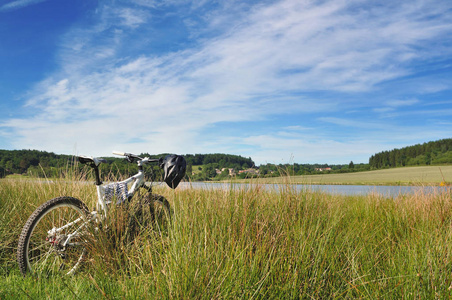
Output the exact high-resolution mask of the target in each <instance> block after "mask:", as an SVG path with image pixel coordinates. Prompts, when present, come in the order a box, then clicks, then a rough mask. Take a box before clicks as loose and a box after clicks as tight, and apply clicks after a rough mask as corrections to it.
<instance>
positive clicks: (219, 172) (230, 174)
mask: <svg viewBox="0 0 452 300" xmlns="http://www.w3.org/2000/svg"><path fill="white" fill-rule="evenodd" d="M224 170H228V171H229V176H234V175H235V170H234V169H233V168H222V169H221V170H220V169H215V172H216V173H217V174H218V175H219V174H221V173H223V172H224Z"/></svg>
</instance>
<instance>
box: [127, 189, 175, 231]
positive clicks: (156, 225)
mask: <svg viewBox="0 0 452 300" xmlns="http://www.w3.org/2000/svg"><path fill="white" fill-rule="evenodd" d="M137 202H138V203H137V205H138V209H137V210H136V211H135V213H134V217H133V221H137V224H134V223H135V222H131V224H129V226H130V227H132V228H135V227H134V226H135V225H138V226H139V228H140V229H139V230H146V231H147V230H148V229H149V228H151V229H154V230H155V231H157V232H159V233H162V232H167V231H168V228H169V226H170V223H171V209H170V204H169V202H168V200H166V199H165V197H163V196H161V195H157V194H150V193H148V194H146V195H145V196H144V197H142V198H141V199H139V200H138V201H137Z"/></svg>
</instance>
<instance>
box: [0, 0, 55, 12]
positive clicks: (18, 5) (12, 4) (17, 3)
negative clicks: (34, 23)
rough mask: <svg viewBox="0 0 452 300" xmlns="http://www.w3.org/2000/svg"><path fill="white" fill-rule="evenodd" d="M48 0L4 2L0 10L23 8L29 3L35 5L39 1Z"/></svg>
mask: <svg viewBox="0 0 452 300" xmlns="http://www.w3.org/2000/svg"><path fill="white" fill-rule="evenodd" d="M44 1H47V0H16V1H11V2H9V3H6V4H3V5H1V6H0V12H2V11H9V10H15V9H19V8H23V7H26V6H29V5H34V4H37V3H41V2H44Z"/></svg>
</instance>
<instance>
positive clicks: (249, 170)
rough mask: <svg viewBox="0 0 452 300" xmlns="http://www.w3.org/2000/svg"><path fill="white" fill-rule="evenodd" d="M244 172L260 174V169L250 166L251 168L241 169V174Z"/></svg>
mask: <svg viewBox="0 0 452 300" xmlns="http://www.w3.org/2000/svg"><path fill="white" fill-rule="evenodd" d="M242 173H247V174H252V175H259V170H258V169H254V168H249V169H246V170H240V171H239V174H242Z"/></svg>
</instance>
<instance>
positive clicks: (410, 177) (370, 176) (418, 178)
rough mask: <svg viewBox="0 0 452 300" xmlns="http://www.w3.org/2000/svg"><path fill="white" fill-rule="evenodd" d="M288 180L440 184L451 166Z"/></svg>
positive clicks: (448, 178) (450, 179)
mask: <svg viewBox="0 0 452 300" xmlns="http://www.w3.org/2000/svg"><path fill="white" fill-rule="evenodd" d="M246 180H247V179H245V181H246ZM288 180H289V181H290V183H299V184H366V185H440V184H441V183H443V184H444V183H446V184H451V183H452V166H451V165H447V166H423V167H405V168H393V169H384V170H376V171H367V172H356V173H342V174H319V175H303V176H291V177H290V178H288ZM248 181H249V180H248ZM259 182H261V183H284V182H287V178H286V179H284V178H280V177H274V178H263V179H259Z"/></svg>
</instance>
